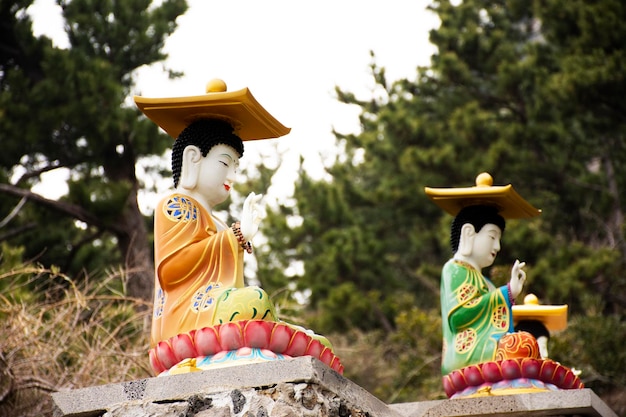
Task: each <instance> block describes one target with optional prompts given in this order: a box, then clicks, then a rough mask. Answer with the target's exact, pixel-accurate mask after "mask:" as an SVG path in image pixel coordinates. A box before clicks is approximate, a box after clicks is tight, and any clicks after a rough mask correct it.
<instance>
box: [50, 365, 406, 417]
mask: <svg viewBox="0 0 626 417" xmlns="http://www.w3.org/2000/svg"><path fill="white" fill-rule="evenodd" d="M52 398H53V400H54V403H55V411H54V416H55V417H61V416H71V417H99V416H105V417H122V416H124V417H131V416H132V417H148V416H151V417H152V416H159V417H179V416H185V417H192V416H197V417H230V416H237V417H239V416H245V417H287V416H311V417H319V416H329V417H330V416H352V417H366V416H367V417H403V416H402V414H400V413H398V412H396V411H393V410H391V409H390V408H389V407H388V406H387V405H386V404H385V403H383V402H382V401H380V400H379V399H377V398H376V397H374V396H373V395H371V394H370V393H368V392H367V391H366V390H364V389H363V388H361V387H359V386H358V385H356V384H355V383H353V382H352V381H350V380H348V379H346V378H344V377H343V376H341V375H339V374H338V373H337V372H335V371H333V370H332V369H330V368H329V367H328V366H326V365H324V364H323V363H322V362H320V361H318V360H317V359H313V358H312V357H299V358H294V359H285V360H280V361H271V362H264V363H255V364H249V365H239V366H231V367H225V368H218V369H214V370H207V371H202V372H192V373H187V374H181V375H169V376H162V377H156V378H147V379H141V380H136V381H130V382H123V383H119V384H108V385H103V386H96V387H89V388H82V389H77V390H72V391H61V392H57V393H54V394H52Z"/></svg>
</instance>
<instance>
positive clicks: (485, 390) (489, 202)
mask: <svg viewBox="0 0 626 417" xmlns="http://www.w3.org/2000/svg"><path fill="white" fill-rule="evenodd" d="M426 194H427V195H428V196H429V197H430V198H431V199H432V200H433V201H434V202H435V203H436V204H438V205H439V206H440V207H441V208H443V209H444V210H446V211H447V212H448V213H450V214H452V215H453V216H454V220H453V222H452V225H451V231H450V243H451V249H452V253H453V256H452V258H450V259H449V260H448V261H447V262H446V264H445V265H444V266H443V268H442V272H441V293H440V297H441V318H442V333H443V350H442V366H441V370H442V375H443V385H444V389H445V391H446V394H447V395H448V396H449V397H451V398H462V397H470V396H480V395H503V394H510V393H521V392H539V391H548V390H553V389H570V388H582V382H581V381H580V379H578V377H577V375H575V374H574V373H573V372H572V371H571V370H569V369H568V368H565V367H563V366H562V365H560V364H558V363H556V362H554V361H552V360H550V359H549V358H547V357H544V354H546V355H547V346H545V345H544V346H543V349H542V348H541V346H540V344H539V343H538V341H537V338H536V337H535V335H533V334H532V333H531V332H529V331H527V330H530V329H528V328H524V329H520V331H515V330H516V329H515V326H514V324H515V319H514V305H515V300H516V298H517V297H518V296H519V295H520V294H521V292H522V289H523V286H524V283H525V281H526V272H525V270H524V267H525V265H526V264H525V262H521V261H519V260H516V261H515V263H514V264H513V265H512V267H511V274H510V279H509V281H508V282H507V283H506V284H505V285H501V286H499V287H497V286H496V285H494V283H493V282H492V281H491V280H490V279H489V278H487V277H486V276H484V275H483V272H482V270H483V269H484V268H487V267H490V266H491V265H492V264H493V263H494V261H495V259H496V256H497V255H498V252H499V251H500V248H501V247H500V242H501V238H502V235H503V233H504V230H505V224H506V223H505V219H510V218H526V217H533V216H537V215H539V214H540V210H537V209H536V208H534V207H533V206H532V205H530V204H529V203H528V202H526V201H525V200H524V199H523V198H522V197H521V196H520V195H519V194H517V193H516V192H515V190H514V189H513V188H512V186H511V185H508V186H503V187H498V186H493V179H492V177H491V175H489V174H488V173H482V174H480V175H479V176H478V177H477V178H476V186H475V187H468V188H429V187H427V188H426ZM536 322H537V320H534V322H533V323H534V324H537V323H536ZM519 324H520V327H521V328H523V326H524V325H525V324H527V323H524V321H523V320H522V321H520V323H519ZM536 334H537V335H538V336H541V334H539V333H536ZM541 341H542V344H543V342H544V341H545V339H541Z"/></svg>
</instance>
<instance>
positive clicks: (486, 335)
mask: <svg viewBox="0 0 626 417" xmlns="http://www.w3.org/2000/svg"><path fill="white" fill-rule="evenodd" d="M441 319H442V330H443V354H442V364H441V372H442V374H443V375H447V374H448V373H450V372H452V371H454V370H455V369H460V368H463V367H465V366H468V365H472V364H477V363H482V362H486V361H491V360H494V359H495V353H496V347H497V344H498V340H499V339H500V338H501V337H502V336H503V335H504V334H506V333H508V332H512V331H513V315H512V309H511V302H510V298H509V291H508V288H507V286H506V285H505V286H502V287H500V288H496V287H495V286H494V285H493V283H492V282H491V281H490V280H489V279H487V278H486V277H484V276H483V275H482V274H481V273H480V271H478V270H476V269H475V268H474V267H472V266H471V265H469V264H467V263H465V262H461V261H458V260H454V259H450V260H449V261H448V262H447V263H446V264H445V265H444V267H443V270H442V272H441Z"/></svg>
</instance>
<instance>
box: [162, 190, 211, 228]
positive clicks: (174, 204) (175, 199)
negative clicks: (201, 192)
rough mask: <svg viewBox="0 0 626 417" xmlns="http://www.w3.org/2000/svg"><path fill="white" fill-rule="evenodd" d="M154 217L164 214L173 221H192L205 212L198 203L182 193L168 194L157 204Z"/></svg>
mask: <svg viewBox="0 0 626 417" xmlns="http://www.w3.org/2000/svg"><path fill="white" fill-rule="evenodd" d="M156 210H157V212H156V213H155V217H158V216H164V217H165V218H167V219H168V220H170V221H175V222H181V221H182V222H194V221H197V220H198V218H199V217H200V216H204V215H205V214H204V213H203V211H202V208H201V206H200V204H198V203H197V202H196V201H195V200H194V199H193V198H190V197H187V196H185V195H182V194H177V193H175V194H170V195H168V196H167V197H165V198H163V199H162V200H161V201H160V202H159V204H158V205H157V209H156Z"/></svg>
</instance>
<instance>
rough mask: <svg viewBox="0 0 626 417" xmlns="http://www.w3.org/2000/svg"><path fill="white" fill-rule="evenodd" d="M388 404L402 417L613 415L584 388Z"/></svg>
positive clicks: (613, 416) (607, 416)
mask: <svg viewBox="0 0 626 417" xmlns="http://www.w3.org/2000/svg"><path fill="white" fill-rule="evenodd" d="M390 408H391V409H392V410H394V411H396V412H398V413H400V414H401V415H403V416H405V417H435V416H436V417H443V416H446V417H460V416H490V417H523V416H593V417H617V414H615V413H614V412H613V410H611V409H610V408H609V407H608V406H607V405H606V404H605V403H604V401H602V400H601V399H600V398H599V397H598V396H597V395H596V394H594V392H593V391H591V390H590V389H587V388H584V389H574V390H562V391H550V392H537V393H533V394H516V395H504V396H486V397H478V398H459V399H454V400H438V401H421V402H414V403H403V404H391V405H390Z"/></svg>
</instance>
